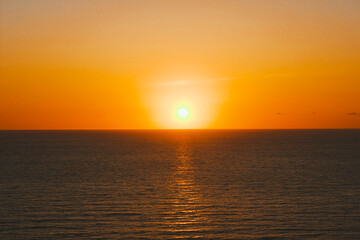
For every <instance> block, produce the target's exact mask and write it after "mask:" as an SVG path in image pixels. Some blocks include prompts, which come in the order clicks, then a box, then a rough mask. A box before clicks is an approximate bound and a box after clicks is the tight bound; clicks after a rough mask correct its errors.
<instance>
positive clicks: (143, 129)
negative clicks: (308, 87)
mask: <svg viewBox="0 0 360 240" xmlns="http://www.w3.org/2000/svg"><path fill="white" fill-rule="evenodd" d="M179 130H180V131H181V130H184V131H188V130H204V131H206V130H360V128H49V129H0V131H179Z"/></svg>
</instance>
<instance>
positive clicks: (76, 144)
mask: <svg viewBox="0 0 360 240" xmlns="http://www.w3.org/2000/svg"><path fill="white" fill-rule="evenodd" d="M192 238H194V239H195V238H199V239H360V130H276V131H270V130H263V131H260V130H258V131H257V130H252V131H245V130H182V131H176V130H175V131H169V130H160V131H159V130H158V131H0V239H6V240H11V239H192Z"/></svg>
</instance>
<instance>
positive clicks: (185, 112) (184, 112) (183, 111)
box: [177, 107, 189, 119]
mask: <svg viewBox="0 0 360 240" xmlns="http://www.w3.org/2000/svg"><path fill="white" fill-rule="evenodd" d="M177 115H178V117H180V118H182V119H184V118H187V117H188V116H189V109H188V108H186V107H181V108H179V109H178V111H177Z"/></svg>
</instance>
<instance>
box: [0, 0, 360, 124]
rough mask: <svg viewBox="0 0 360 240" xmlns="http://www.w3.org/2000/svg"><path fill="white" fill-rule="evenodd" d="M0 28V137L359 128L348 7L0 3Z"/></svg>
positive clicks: (353, 5) (356, 14)
mask: <svg viewBox="0 0 360 240" xmlns="http://www.w3.org/2000/svg"><path fill="white" fill-rule="evenodd" d="M0 24H1V25H0V57H1V58H0V64H1V69H0V129H118V128H121V129H122V128H125V129H127V128H129V129H134V128H141V129H143V128H258V129H259V128H260V129H263V128H360V1H358V0H338V1H334V0H327V1H323V0H317V1H316V0H315V1H291V0H284V1H267V0H264V1H250V0H249V1H245V0H244V1H236V0H233V1H231V0H222V1H220V0H218V1H214V0H203V1H201V0H197V1H183V0H172V1H166V0H161V1H160V0H137V1H130V0H129V1H110V0H109V1H107V0H105V1H96V0H87V1H85V0H77V1H65V0H63V1H59V0H52V1H47V0H17V1H13V0H2V1H0ZM180 106H186V107H187V108H189V109H190V115H189V118H187V119H185V120H183V119H179V118H178V117H177V116H176V111H177V109H178V108H179V107H180Z"/></svg>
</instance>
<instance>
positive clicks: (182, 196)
mask: <svg viewBox="0 0 360 240" xmlns="http://www.w3.org/2000/svg"><path fill="white" fill-rule="evenodd" d="M175 163H176V165H175V167H174V172H173V176H172V179H171V180H172V182H171V183H170V186H169V188H170V189H171V190H172V198H171V203H170V204H171V210H170V212H169V215H168V219H167V224H168V226H169V230H170V231H172V232H173V233H174V235H176V236H177V237H185V236H190V235H191V237H199V236H200V235H199V236H197V234H198V233H199V232H200V231H203V230H205V229H204V226H206V224H204V223H206V222H207V221H208V219H207V218H206V216H204V214H202V211H203V210H202V209H204V199H203V196H202V194H201V190H200V188H199V185H198V184H197V182H196V176H195V173H196V169H195V166H194V159H193V158H192V157H191V150H190V148H189V146H188V144H187V143H186V141H182V142H181V143H180V144H179V146H178V147H177V149H176V159H175ZM174 237H175V236H174Z"/></svg>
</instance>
